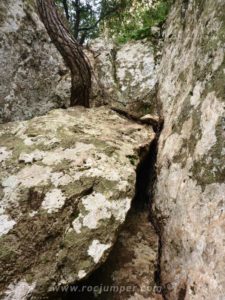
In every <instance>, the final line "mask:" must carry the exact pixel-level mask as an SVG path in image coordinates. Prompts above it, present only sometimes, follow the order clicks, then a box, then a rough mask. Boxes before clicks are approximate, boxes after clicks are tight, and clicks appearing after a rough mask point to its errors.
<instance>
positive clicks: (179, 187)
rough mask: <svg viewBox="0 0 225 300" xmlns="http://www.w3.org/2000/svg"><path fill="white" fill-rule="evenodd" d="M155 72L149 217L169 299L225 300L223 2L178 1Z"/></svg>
mask: <svg viewBox="0 0 225 300" xmlns="http://www.w3.org/2000/svg"><path fill="white" fill-rule="evenodd" d="M167 27H168V28H167V31H166V41H165V45H164V51H163V58H162V62H161V67H160V71H159V75H160V78H159V99H161V101H162V104H163V115H164V118H165V124H164V130H163V132H162V135H161V138H160V145H159V155H158V184H157V189H156V203H155V212H156V214H157V216H158V218H159V221H160V223H161V226H162V227H161V229H162V245H163V248H162V259H161V275H162V281H163V283H164V284H165V283H167V282H171V283H172V284H173V286H174V289H173V291H172V292H171V293H169V294H168V295H167V296H168V299H196V300H198V299H224V295H225V274H224V269H225V261H224V255H223V253H224V249H225V243H224V241H225V214H224V205H225V176H224V175H225V170H224V167H225V148H224V140H225V132H224V100H225V93H224V92H225V90H224V80H225V48H224V43H225V35H224V32H225V2H224V1H219V0H216V1H214V0H209V1H197V0H192V1H181V0H180V1H176V3H175V5H174V7H173V9H172V12H171V14H170V17H169V19H168V21H167Z"/></svg>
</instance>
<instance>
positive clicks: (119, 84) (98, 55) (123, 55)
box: [89, 38, 157, 116]
mask: <svg viewBox="0 0 225 300" xmlns="http://www.w3.org/2000/svg"><path fill="white" fill-rule="evenodd" d="M89 50H90V51H89V57H91V55H90V54H91V53H92V55H93V56H94V58H92V59H91V61H92V62H93V69H94V71H95V76H94V77H93V81H94V84H93V101H95V102H96V103H97V104H98V103H100V104H109V105H111V106H114V107H117V108H119V109H123V110H126V111H129V112H131V113H136V114H137V115H139V116H140V115H143V114H146V113H147V112H148V113H155V112H156V111H157V105H156V97H155V94H156V93H155V92H156V82H157V72H156V62H155V56H154V54H155V53H154V47H153V44H152V43H151V42H150V41H148V40H142V41H130V42H128V43H126V44H125V45H120V46H116V45H115V44H114V43H113V42H112V41H111V42H110V40H109V39H107V40H106V39H104V38H100V39H96V40H94V41H93V42H92V43H91V44H90V46H89Z"/></svg>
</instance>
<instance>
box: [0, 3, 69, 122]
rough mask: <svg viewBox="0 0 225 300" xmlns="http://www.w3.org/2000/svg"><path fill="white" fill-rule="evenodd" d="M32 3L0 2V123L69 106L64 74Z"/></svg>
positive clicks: (62, 64)
mask: <svg viewBox="0 0 225 300" xmlns="http://www.w3.org/2000/svg"><path fill="white" fill-rule="evenodd" d="M34 2H35V1H34V0H16V1H14V0H8V1H0V69H1V73H0V123H2V122H7V121H13V120H21V119H22V120H23V119H29V118H31V117H33V116H37V115H42V114H44V113H46V112H48V111H49V110H51V109H53V108H58V107H63V106H68V104H69V99H70V78H68V73H67V72H68V71H67V69H66V67H65V65H64V63H63V60H62V58H61V55H60V54H59V53H58V51H57V50H56V48H55V47H54V45H53V44H52V43H51V42H50V39H49V37H48V35H47V33H46V31H45V28H44V25H43V24H42V23H41V22H40V20H39V17H38V15H37V14H36V12H35V10H34Z"/></svg>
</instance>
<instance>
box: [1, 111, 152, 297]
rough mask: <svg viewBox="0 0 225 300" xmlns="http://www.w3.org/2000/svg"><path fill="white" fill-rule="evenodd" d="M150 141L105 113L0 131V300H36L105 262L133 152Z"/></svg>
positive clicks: (127, 202) (126, 201)
mask: <svg viewBox="0 0 225 300" xmlns="http://www.w3.org/2000/svg"><path fill="white" fill-rule="evenodd" d="M153 138H154V133H153V131H152V129H151V128H150V127H146V126H143V125H140V124H136V123H134V122H131V121H128V120H127V119H125V118H122V117H120V116H119V115H117V114H116V113H115V112H113V111H111V110H108V109H106V108H96V109H85V108H81V107H77V108H76V109H72V108H71V109H68V110H54V111H51V112H50V113H49V114H48V115H46V116H43V117H36V118H34V119H32V120H30V121H23V122H14V123H7V124H3V125H1V126H0V139H1V147H0V162H1V174H0V181H1V184H0V187H1V189H0V196H1V201H0V225H1V226H0V236H1V237H0V273H1V279H0V291H1V295H2V297H3V299H27V298H28V297H30V296H31V295H32V299H40V297H42V296H43V295H44V296H46V295H47V293H48V292H51V291H54V290H55V289H56V288H57V287H59V286H61V285H65V284H72V283H74V282H77V281H79V280H81V279H84V278H85V277H86V276H88V275H89V274H90V273H91V272H92V271H93V270H95V269H96V268H97V267H98V266H99V265H100V264H101V263H102V262H103V261H104V260H105V259H106V257H107V255H108V253H109V251H110V249H111V248H112V246H113V244H114V243H115V240H116V237H117V235H118V230H119V228H120V226H121V225H122V224H123V222H124V220H125V217H126V215H127V213H128V211H129V209H130V206H131V200H132V198H133V196H134V190H135V180H136V173H135V170H136V166H137V163H138V160H139V154H140V153H139V152H142V153H143V150H144V149H145V148H146V149H147V148H148V145H149V143H150V142H151V140H152V139H153ZM140 149H141V151H139V150H140Z"/></svg>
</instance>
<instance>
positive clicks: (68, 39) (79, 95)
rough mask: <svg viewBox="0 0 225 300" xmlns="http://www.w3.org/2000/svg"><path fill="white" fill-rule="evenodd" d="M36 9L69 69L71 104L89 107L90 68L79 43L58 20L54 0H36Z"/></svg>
mask: <svg viewBox="0 0 225 300" xmlns="http://www.w3.org/2000/svg"><path fill="white" fill-rule="evenodd" d="M37 6H38V11H39V14H40V17H41V20H42V22H43V23H44V25H45V27H46V29H47V31H48V34H49V36H50V38H51V39H52V41H53V43H54V44H55V46H56V48H57V49H58V50H59V52H60V53H61V55H62V56H63V58H64V60H65V62H66V64H67V66H68V67H69V68H70V71H71V78H72V86H71V106H75V105H83V106H85V107H89V96H90V91H91V69H90V65H89V63H88V60H87V58H86V56H85V54H84V52H83V50H82V47H81V46H80V45H79V43H78V42H77V41H76V40H75V39H74V38H73V36H72V35H71V34H70V33H69V31H68V29H67V28H66V27H65V26H64V24H63V23H62V21H61V20H60V17H59V14H58V12H57V8H56V6H55V3H54V0H37Z"/></svg>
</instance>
